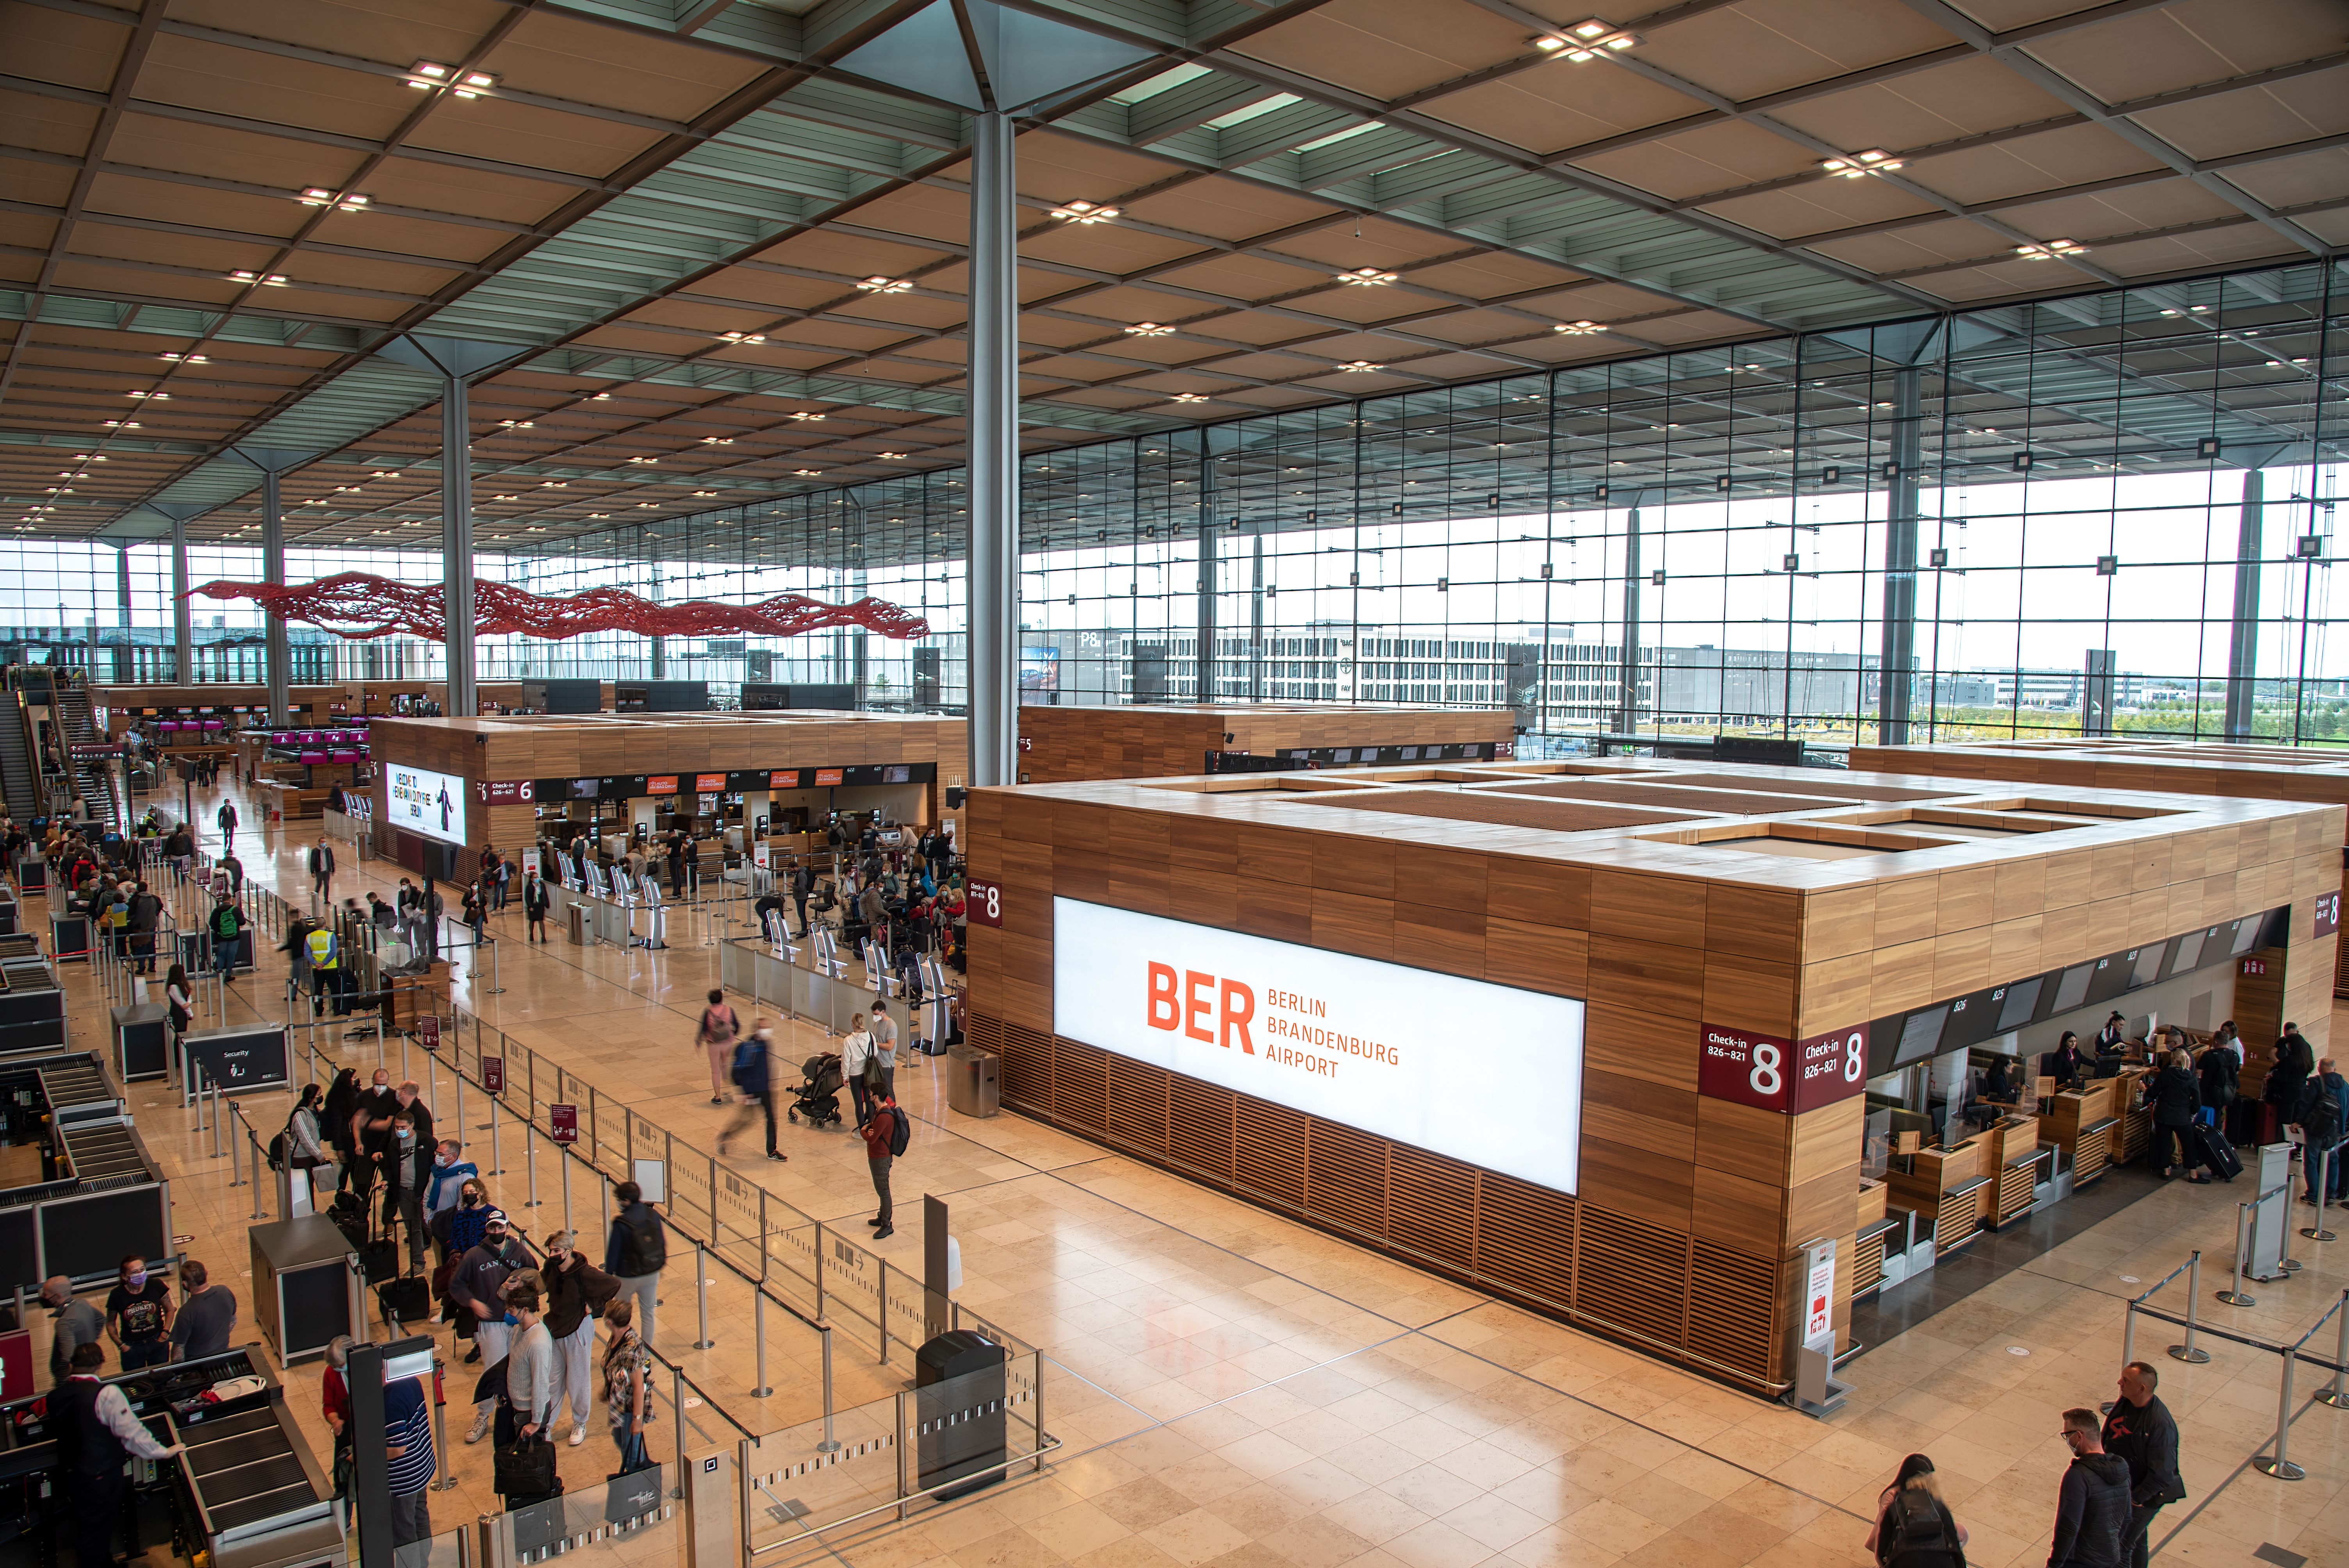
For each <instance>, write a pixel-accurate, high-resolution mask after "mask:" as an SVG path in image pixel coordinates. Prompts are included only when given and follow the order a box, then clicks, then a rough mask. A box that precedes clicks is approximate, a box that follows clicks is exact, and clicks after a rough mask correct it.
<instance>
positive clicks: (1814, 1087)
mask: <svg viewBox="0 0 2349 1568" xmlns="http://www.w3.org/2000/svg"><path fill="white" fill-rule="evenodd" d="M1696 1087H1697V1092H1698V1093H1700V1094H1703V1095H1709V1096H1711V1097H1712V1098H1713V1099H1726V1100H1733V1101H1735V1102H1736V1103H1737V1104H1739V1105H1751V1106H1758V1107H1759V1108H1761V1109H1764V1110H1775V1111H1783V1112H1785V1113H1786V1114H1787V1115H1790V1116H1791V1115H1797V1114H1799V1113H1801V1112H1803V1111H1806V1110H1816V1109H1818V1108H1819V1107H1821V1106H1823V1105H1833V1104H1834V1103H1835V1102H1836V1101H1837V1100H1839V1099H1849V1098H1851V1097H1852V1096H1853V1095H1856V1094H1857V1093H1859V1092H1860V1091H1861V1090H1862V1089H1864V1088H1867V1087H1868V1026H1866V1025H1865V1024H1862V1025H1858V1026H1854V1027H1852V1028H1848V1029H1837V1030H1835V1031H1833V1032H1832V1033H1829V1034H1825V1035H1814V1036H1812V1037H1810V1038H1808V1039H1806V1040H1787V1039H1782V1038H1780V1037H1777V1036H1775V1035H1764V1034H1757V1033H1755V1032H1754V1030H1752V1029H1733V1028H1729V1027H1726V1026H1723V1025H1720V1024H1706V1025H1703V1026H1702V1029H1701V1032H1700V1034H1699V1036H1698V1039H1697V1068H1696Z"/></svg>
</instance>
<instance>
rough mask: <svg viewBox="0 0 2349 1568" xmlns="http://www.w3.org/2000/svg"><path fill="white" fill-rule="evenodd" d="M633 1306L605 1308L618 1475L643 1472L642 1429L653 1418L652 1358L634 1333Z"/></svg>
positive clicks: (608, 1396)
mask: <svg viewBox="0 0 2349 1568" xmlns="http://www.w3.org/2000/svg"><path fill="white" fill-rule="evenodd" d="M604 1321H605V1323H606V1324H607V1325H609V1326H610V1327H611V1330H612V1337H611V1339H610V1340H609V1341H608V1342H606V1343H605V1346H604V1398H605V1404H606V1406H607V1407H608V1408H609V1409H610V1412H611V1421H612V1444H613V1446H614V1447H615V1448H617V1449H619V1450H620V1473H621V1474H622V1475H626V1474H628V1473H629V1472H630V1471H632V1470H643V1469H644V1468H645V1467H646V1466H647V1465H649V1464H651V1463H652V1462H653V1461H652V1460H651V1459H650V1458H649V1457H648V1456H647V1454H646V1453H645V1427H646V1426H647V1423H649V1422H650V1421H651V1420H652V1418H653V1391H652V1383H653V1377H652V1371H653V1357H652V1352H650V1351H649V1350H647V1349H646V1348H645V1340H644V1336H642V1335H641V1334H639V1333H637V1332H636V1303H634V1302H632V1301H626V1300H623V1301H616V1302H614V1303H613V1304H612V1305H609V1306H607V1307H605V1309H604Z"/></svg>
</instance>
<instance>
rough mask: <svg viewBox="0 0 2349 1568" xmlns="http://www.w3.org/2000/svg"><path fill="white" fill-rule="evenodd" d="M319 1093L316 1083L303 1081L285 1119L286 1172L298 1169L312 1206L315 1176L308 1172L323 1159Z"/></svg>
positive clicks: (316, 1182) (315, 1167)
mask: <svg viewBox="0 0 2349 1568" xmlns="http://www.w3.org/2000/svg"><path fill="white" fill-rule="evenodd" d="M323 1092H324V1091H322V1090H321V1089H320V1088H318V1086H317V1085H316V1084H305V1085H304V1086H303V1088H302V1098H301V1099H300V1100H299V1101H297V1102H296V1103H295V1107H294V1113H293V1114H292V1115H291V1116H288V1117H287V1118H286V1119H285V1165H286V1168H287V1169H288V1170H289V1171H300V1172H301V1173H302V1176H303V1179H304V1180H305V1181H308V1182H309V1183H310V1202H311V1207H312V1208H313V1209H315V1208H316V1207H317V1199H318V1179H317V1177H316V1176H315V1175H312V1174H311V1172H312V1171H316V1170H317V1168H318V1167H319V1166H321V1165H324V1164H325V1163H326V1142H325V1140H323V1139H322V1138H321V1137H320V1136H319V1133H318V1106H319V1101H320V1099H321V1096H322V1094H323Z"/></svg>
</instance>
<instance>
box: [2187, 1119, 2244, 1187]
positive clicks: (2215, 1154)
mask: <svg viewBox="0 0 2349 1568" xmlns="http://www.w3.org/2000/svg"><path fill="white" fill-rule="evenodd" d="M2187 1136H2188V1137H2189V1138H2190V1139H2192V1140H2194V1143H2193V1148H2194V1153H2195V1156H2196V1163H2198V1164H2201V1165H2207V1166H2209V1168H2210V1174H2211V1175H2213V1176H2216V1177H2217V1178H2219V1180H2220V1181H2233V1180H2234V1179H2235V1178H2236V1177H2238V1176H2240V1175H2241V1174H2242V1173H2243V1161H2242V1160H2241V1158H2240V1156H2238V1155H2237V1154H2236V1152H2235V1146H2234V1145H2233V1144H2231V1143H2229V1142H2228V1141H2227V1140H2226V1139H2225V1137H2224V1136H2223V1135H2221V1134H2220V1132H2219V1130H2217V1129H2216V1128H2210V1127H2197V1128H2195V1129H2193V1130H2191V1131H2189V1133H2188V1134H2187Z"/></svg>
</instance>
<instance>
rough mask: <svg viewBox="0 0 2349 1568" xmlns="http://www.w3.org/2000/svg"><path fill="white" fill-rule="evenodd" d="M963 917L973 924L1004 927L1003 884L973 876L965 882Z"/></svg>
mask: <svg viewBox="0 0 2349 1568" xmlns="http://www.w3.org/2000/svg"><path fill="white" fill-rule="evenodd" d="M963 885H964V889H965V892H964V897H963V918H964V919H965V920H968V922H970V923H971V924H973V925H991V926H994V927H995V928H996V929H998V930H1001V929H1002V927H1003V884H1002V883H1000V882H981V881H979V880H978V878H977V877H972V878H971V879H970V880H969V881H968V882H966V883H964V884H963Z"/></svg>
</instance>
